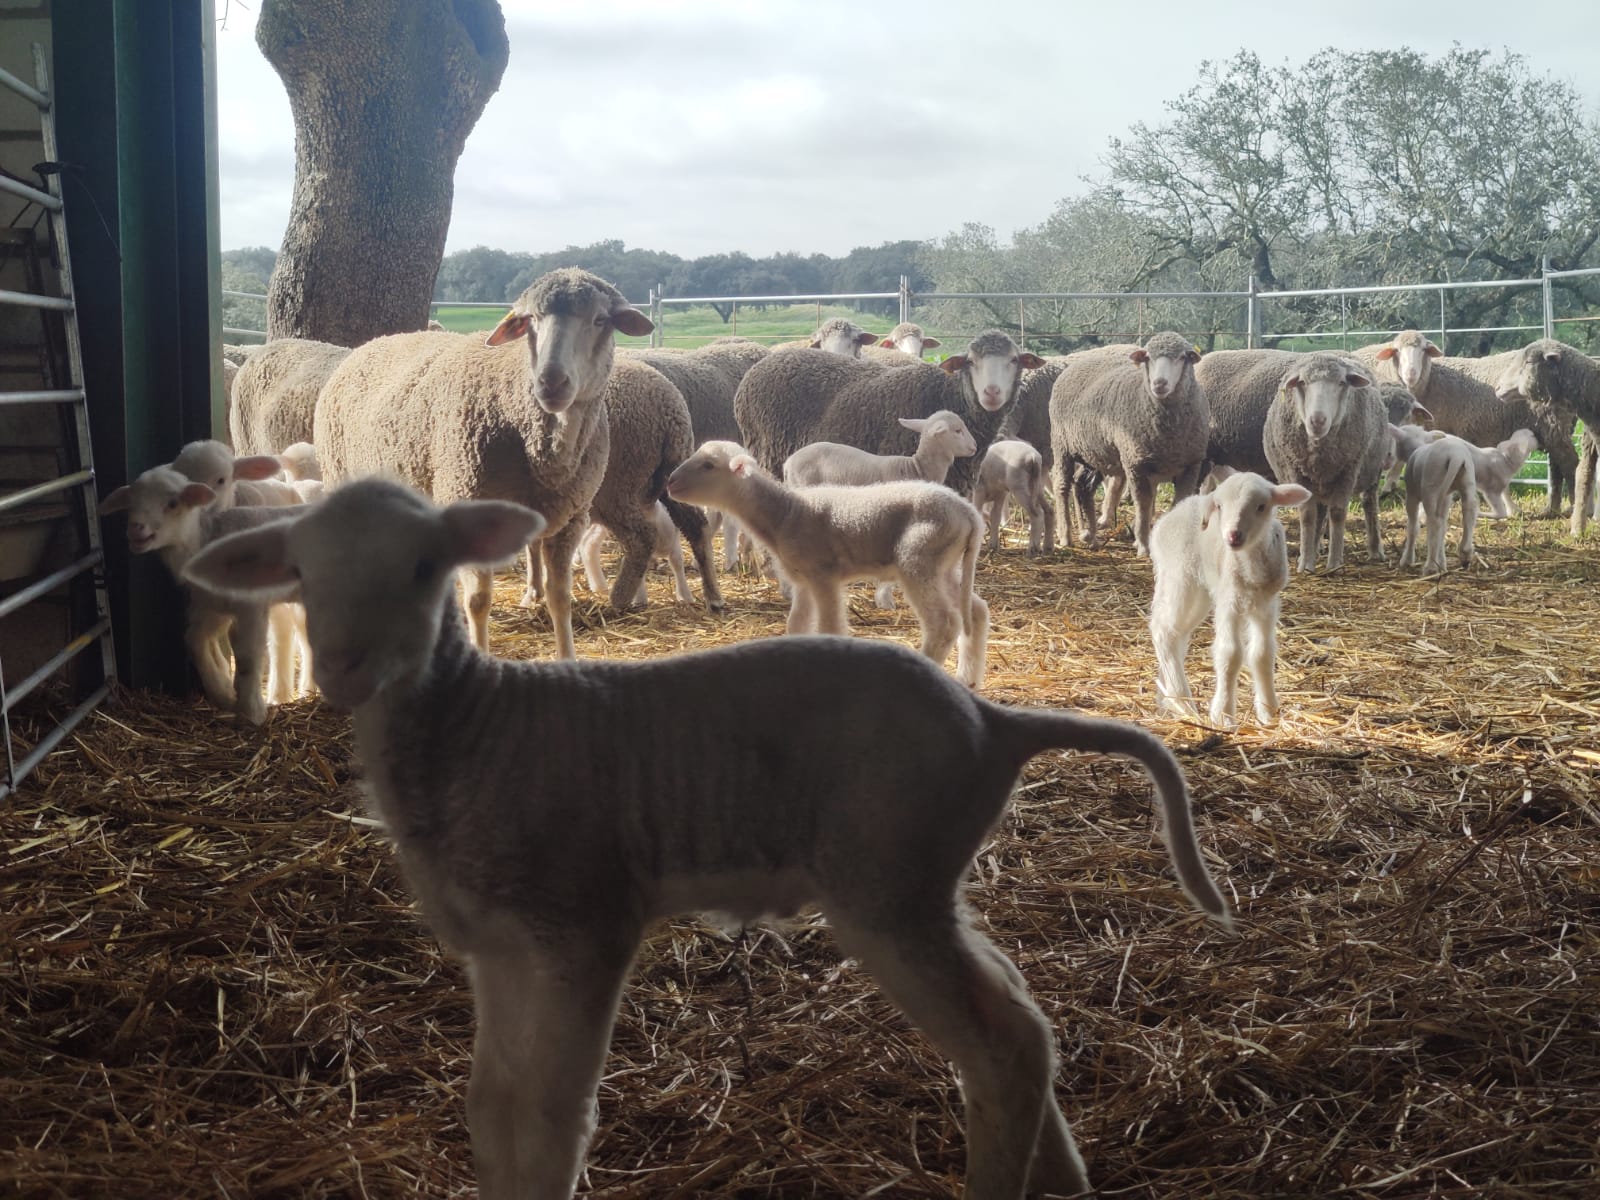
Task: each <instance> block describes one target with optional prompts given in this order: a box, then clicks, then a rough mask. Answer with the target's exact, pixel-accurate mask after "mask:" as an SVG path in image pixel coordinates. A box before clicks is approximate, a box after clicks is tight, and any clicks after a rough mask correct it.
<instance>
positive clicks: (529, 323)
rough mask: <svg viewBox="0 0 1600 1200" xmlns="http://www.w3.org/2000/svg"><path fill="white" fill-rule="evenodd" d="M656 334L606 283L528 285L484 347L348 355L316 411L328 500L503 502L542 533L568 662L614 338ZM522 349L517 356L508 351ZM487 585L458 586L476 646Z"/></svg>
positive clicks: (479, 574)
mask: <svg viewBox="0 0 1600 1200" xmlns="http://www.w3.org/2000/svg"><path fill="white" fill-rule="evenodd" d="M652 328H654V326H653V325H652V324H651V322H650V319H649V318H648V317H646V316H645V315H644V314H643V313H641V312H639V311H638V310H637V309H635V308H634V307H633V306H632V305H630V304H629V303H628V302H627V300H626V299H624V298H623V296H622V293H621V292H619V291H617V289H616V288H614V287H612V286H611V285H610V284H609V283H607V282H606V281H605V280H603V279H600V278H599V277H598V276H595V275H592V274H590V273H589V272H587V271H581V270H577V269H575V268H563V269H561V270H558V271H552V272H550V273H549V274H547V275H543V276H541V277H540V278H539V279H537V280H535V281H534V283H533V285H532V286H531V287H529V288H528V290H527V291H525V292H523V293H522V295H521V296H519V297H518V298H517V300H516V302H515V303H514V304H513V305H512V307H511V311H510V312H509V313H508V314H507V315H506V317H505V319H504V320H502V321H501V322H500V324H499V325H497V326H496V327H495V330H494V332H493V333H491V334H490V335H489V337H488V339H487V341H484V340H481V339H480V338H479V337H477V336H476V335H473V336H467V335H463V334H455V333H427V332H421V333H402V334H395V335H393V336H391V337H383V338H377V339H375V340H373V341H371V342H368V343H366V344H365V345H363V346H360V347H358V348H357V349H355V350H354V351H352V352H351V353H350V356H349V357H348V358H347V359H345V360H344V362H343V363H341V364H340V365H339V367H338V369H337V370H335V371H334V373H333V376H332V378H330V379H329V380H328V382H327V384H326V386H325V387H324V388H323V390H322V396H321V398H320V400H319V401H318V403H317V412H316V424H315V436H314V438H313V439H312V440H313V442H314V443H315V445H316V447H317V453H318V455H319V456H320V458H321V460H322V469H323V478H324V479H325V480H326V481H327V482H328V484H329V485H330V486H332V485H334V484H338V483H342V482H344V481H346V480H350V479H355V478H357V477H358V476H362V475H370V474H376V473H379V472H383V473H387V474H389V475H392V476H396V477H398V478H400V479H402V480H404V481H405V482H407V483H409V484H411V485H412V486H414V487H416V488H418V489H420V490H422V491H424V492H427V493H428V494H429V495H431V496H433V497H434V499H436V500H439V501H441V502H442V501H447V500H448V501H454V500H466V499H495V500H510V501H514V502H516V503H518V504H525V505H527V506H529V507H531V508H533V509H534V510H535V511H537V512H539V513H540V514H541V515H542V516H543V517H544V518H545V520H546V522H547V525H546V526H545V528H544V530H543V533H542V534H541V537H540V539H539V548H540V550H541V551H542V553H543V556H544V577H545V580H546V581H547V582H546V587H545V592H544V600H545V606H546V608H547V609H548V610H549V612H550V620H551V623H552V624H553V625H554V627H555V638H556V654H557V656H558V657H560V658H573V657H575V654H574V650H573V642H572V554H573V551H574V550H575V549H576V548H577V544H578V539H579V537H580V536H582V534H583V529H584V524H585V518H586V516H587V515H588V512H589V506H590V504H591V503H592V502H593V500H594V497H595V493H596V492H597V491H598V490H599V488H600V482H601V480H602V479H603V478H604V476H605V469H606V461H607V458H608V457H609V450H610V443H611V439H610V430H609V427H608V425H607V413H606V406H605V401H604V396H605V392H606V385H607V383H608V382H609V381H610V378H611V370H612V363H613V358H614V346H615V334H617V333H623V334H627V335H629V336H633V337H638V336H642V335H644V334H647V333H649V332H650V330H651V329H652ZM523 338H526V339H527V341H526V348H525V349H524V348H523V347H520V346H515V345H511V344H510V343H513V342H515V341H518V340H520V339H523ZM491 584H492V575H491V573H490V572H489V571H488V570H486V569H475V570H472V571H470V572H468V574H467V584H466V589H465V602H466V609H467V616H468V618H469V621H470V624H471V628H472V636H473V641H474V643H475V644H476V645H477V646H479V647H485V646H486V645H487V643H488V621H489V602H490V595H491Z"/></svg>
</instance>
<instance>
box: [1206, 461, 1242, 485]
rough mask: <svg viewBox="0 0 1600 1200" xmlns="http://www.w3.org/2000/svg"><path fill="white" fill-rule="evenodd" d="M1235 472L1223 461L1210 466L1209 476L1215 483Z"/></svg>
mask: <svg viewBox="0 0 1600 1200" xmlns="http://www.w3.org/2000/svg"><path fill="white" fill-rule="evenodd" d="M1237 474H1238V472H1237V471H1235V470H1234V469H1233V468H1232V467H1230V466H1228V465H1226V464H1225V463H1218V464H1217V465H1216V466H1214V467H1212V468H1211V478H1212V481H1213V482H1215V483H1221V482H1222V481H1223V480H1224V479H1227V478H1228V476H1230V475H1237Z"/></svg>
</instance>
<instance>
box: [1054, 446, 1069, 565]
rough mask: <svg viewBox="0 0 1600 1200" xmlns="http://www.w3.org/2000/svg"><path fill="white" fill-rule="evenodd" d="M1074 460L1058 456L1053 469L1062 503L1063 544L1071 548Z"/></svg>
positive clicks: (1056, 487)
mask: <svg viewBox="0 0 1600 1200" xmlns="http://www.w3.org/2000/svg"><path fill="white" fill-rule="evenodd" d="M1073 466H1074V464H1073V462H1072V460H1071V459H1068V458H1063V457H1062V456H1061V455H1059V454H1058V455H1057V456H1056V463H1055V466H1054V467H1053V468H1052V469H1051V475H1052V476H1053V479H1054V483H1055V493H1056V496H1057V497H1058V498H1059V501H1060V505H1061V544H1062V545H1063V546H1065V547H1067V548H1068V549H1069V550H1070V549H1071V548H1072V476H1073Z"/></svg>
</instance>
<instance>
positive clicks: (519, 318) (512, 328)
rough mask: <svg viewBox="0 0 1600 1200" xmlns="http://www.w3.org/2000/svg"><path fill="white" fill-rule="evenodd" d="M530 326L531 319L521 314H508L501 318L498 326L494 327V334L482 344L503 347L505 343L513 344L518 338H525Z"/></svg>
mask: <svg viewBox="0 0 1600 1200" xmlns="http://www.w3.org/2000/svg"><path fill="white" fill-rule="evenodd" d="M532 324H533V318H532V317H525V316H523V315H522V314H521V313H515V312H508V313H507V314H506V315H505V316H504V317H502V318H501V320H500V324H498V325H496V326H495V327H494V332H493V333H491V334H490V335H489V336H488V337H486V338H484V339H483V344H484V345H485V346H504V345H505V344H506V343H507V342H514V341H516V340H517V339H518V338H520V337H527V335H528V328H529V326H531V325H532Z"/></svg>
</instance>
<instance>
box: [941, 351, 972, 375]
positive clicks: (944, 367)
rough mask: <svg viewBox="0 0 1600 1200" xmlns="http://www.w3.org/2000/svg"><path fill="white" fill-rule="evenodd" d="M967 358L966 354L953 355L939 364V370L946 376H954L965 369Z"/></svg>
mask: <svg viewBox="0 0 1600 1200" xmlns="http://www.w3.org/2000/svg"><path fill="white" fill-rule="evenodd" d="M966 365H967V356H966V355H965V354H952V355H951V356H950V357H949V358H947V359H945V360H944V361H943V362H941V363H940V364H939V370H941V371H943V372H944V373H945V374H946V375H954V374H955V373H956V372H957V371H960V370H963V369H965V367H966Z"/></svg>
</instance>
